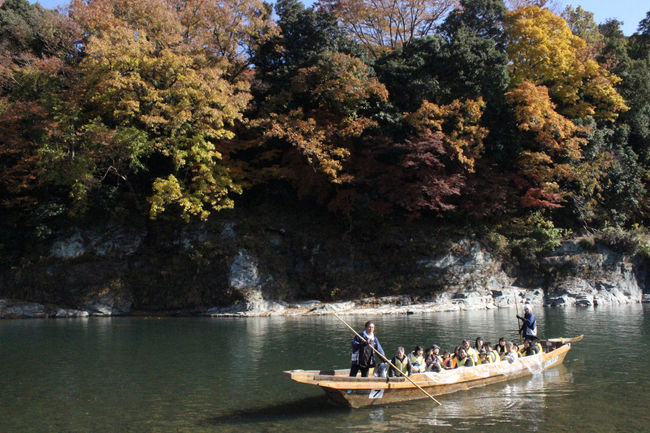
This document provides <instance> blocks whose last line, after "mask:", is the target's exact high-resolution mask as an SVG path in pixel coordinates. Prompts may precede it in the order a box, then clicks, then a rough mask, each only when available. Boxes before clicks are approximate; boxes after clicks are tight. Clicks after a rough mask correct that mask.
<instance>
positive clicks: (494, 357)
mask: <svg viewBox="0 0 650 433" xmlns="http://www.w3.org/2000/svg"><path fill="white" fill-rule="evenodd" d="M485 351H486V352H487V360H488V363H490V364H494V363H495V362H498V361H500V360H501V357H500V356H499V353H498V352H497V351H496V350H494V348H493V347H492V343H490V342H487V343H485Z"/></svg>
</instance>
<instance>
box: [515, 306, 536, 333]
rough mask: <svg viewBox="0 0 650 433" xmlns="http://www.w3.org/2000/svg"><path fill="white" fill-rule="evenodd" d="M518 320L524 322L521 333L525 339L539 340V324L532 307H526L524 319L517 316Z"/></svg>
mask: <svg viewBox="0 0 650 433" xmlns="http://www.w3.org/2000/svg"><path fill="white" fill-rule="evenodd" d="M517 319H519V320H521V321H522V324H521V328H520V329H519V333H520V334H521V335H522V336H523V337H524V339H530V340H536V339H537V322H536V321H535V315H534V314H533V309H532V307H531V306H530V305H528V304H526V305H524V317H521V316H517Z"/></svg>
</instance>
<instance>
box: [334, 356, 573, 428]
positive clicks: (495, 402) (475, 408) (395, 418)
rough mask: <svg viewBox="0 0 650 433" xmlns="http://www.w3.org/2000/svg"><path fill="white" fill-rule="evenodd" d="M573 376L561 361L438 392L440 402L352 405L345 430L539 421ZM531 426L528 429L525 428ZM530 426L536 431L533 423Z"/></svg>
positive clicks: (487, 425)
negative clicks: (461, 389)
mask: <svg viewBox="0 0 650 433" xmlns="http://www.w3.org/2000/svg"><path fill="white" fill-rule="evenodd" d="M572 382H573V376H572V374H571V372H570V371H569V370H568V369H567V368H566V366H564V365H558V366H557V367H554V368H552V369H549V370H545V371H543V372H539V373H537V374H534V375H532V376H527V377H523V378H520V379H515V380H512V381H509V382H502V383H497V384H492V385H488V386H485V387H481V388H474V389H471V390H469V391H466V392H462V393H454V394H448V395H445V396H443V397H442V398H441V402H442V406H437V405H435V404H434V403H433V402H431V401H430V400H418V401H417V402H411V403H407V404H401V405H399V406H381V407H376V408H373V409H370V410H368V411H351V412H350V417H349V422H348V425H347V430H348V431H351V432H359V433H365V432H382V431H402V432H404V431H436V429H440V428H452V427H453V428H454V430H465V429H466V430H471V429H474V428H475V426H476V425H477V423H478V422H479V421H480V423H479V424H480V425H482V429H483V430H482V431H491V430H492V429H491V428H490V426H493V430H494V431H503V430H502V429H503V428H504V426H505V425H512V419H513V418H520V419H521V420H522V424H528V425H529V426H535V425H540V424H542V423H543V422H544V419H543V418H544V413H545V408H546V406H547V399H548V398H549V397H553V398H554V397H560V396H561V397H562V398H566V396H567V395H570V394H573V393H574V392H575V391H574V387H573V386H572ZM527 431H531V429H530V428H529V429H527ZM532 431H535V429H534V428H533V429H532Z"/></svg>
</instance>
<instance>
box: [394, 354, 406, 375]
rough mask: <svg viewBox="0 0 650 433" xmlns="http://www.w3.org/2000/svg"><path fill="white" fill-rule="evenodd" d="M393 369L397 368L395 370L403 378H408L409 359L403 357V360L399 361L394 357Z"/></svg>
mask: <svg viewBox="0 0 650 433" xmlns="http://www.w3.org/2000/svg"><path fill="white" fill-rule="evenodd" d="M393 364H395V367H397V370H399V371H400V372H401V373H402V374H403V375H404V376H408V372H409V369H408V366H409V357H408V356H405V357H404V359H402V360H401V361H400V359H399V358H398V357H395V362H393Z"/></svg>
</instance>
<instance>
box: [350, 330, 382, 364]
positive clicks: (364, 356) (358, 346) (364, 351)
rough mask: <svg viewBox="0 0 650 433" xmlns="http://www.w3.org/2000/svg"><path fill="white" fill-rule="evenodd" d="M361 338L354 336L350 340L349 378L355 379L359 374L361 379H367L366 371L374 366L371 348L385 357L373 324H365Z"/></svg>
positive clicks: (373, 354)
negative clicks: (359, 373)
mask: <svg viewBox="0 0 650 433" xmlns="http://www.w3.org/2000/svg"><path fill="white" fill-rule="evenodd" d="M361 336H362V337H363V339H361V338H359V337H358V336H356V335H355V336H354V339H353V340H352V366H351V367H350V376H351V377H355V376H356V375H357V373H358V372H361V376H362V377H368V370H370V368H372V367H374V366H375V365H376V362H375V351H374V350H372V347H374V348H375V350H377V351H378V352H379V353H381V354H382V355H384V356H385V354H384V349H383V348H382V347H381V344H380V343H379V339H378V338H377V337H376V336H375V324H374V323H373V322H370V321H368V322H366V325H365V329H364V330H363V332H362V333H361ZM364 340H365V341H364ZM371 346H372V347H371Z"/></svg>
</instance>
